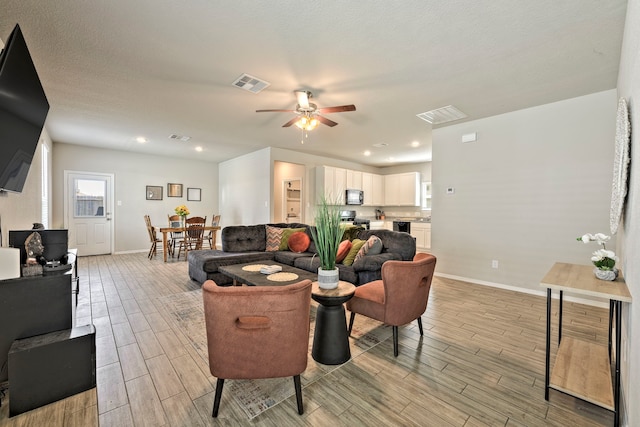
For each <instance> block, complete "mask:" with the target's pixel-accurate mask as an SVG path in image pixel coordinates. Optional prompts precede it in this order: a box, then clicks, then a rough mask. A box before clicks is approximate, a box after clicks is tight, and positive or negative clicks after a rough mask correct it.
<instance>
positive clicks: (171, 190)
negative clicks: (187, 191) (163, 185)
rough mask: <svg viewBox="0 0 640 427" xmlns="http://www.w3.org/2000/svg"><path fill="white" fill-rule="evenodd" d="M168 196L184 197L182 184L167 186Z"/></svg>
mask: <svg viewBox="0 0 640 427" xmlns="http://www.w3.org/2000/svg"><path fill="white" fill-rule="evenodd" d="M167 196H169V197H182V184H171V183H169V184H167Z"/></svg>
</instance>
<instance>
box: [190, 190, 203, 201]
mask: <svg viewBox="0 0 640 427" xmlns="http://www.w3.org/2000/svg"><path fill="white" fill-rule="evenodd" d="M187 200H190V201H194V202H199V201H200V200H202V189H200V188H187Z"/></svg>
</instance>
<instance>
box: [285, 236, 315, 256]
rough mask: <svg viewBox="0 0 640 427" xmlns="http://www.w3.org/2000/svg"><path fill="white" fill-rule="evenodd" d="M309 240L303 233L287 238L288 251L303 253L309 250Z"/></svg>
mask: <svg viewBox="0 0 640 427" xmlns="http://www.w3.org/2000/svg"><path fill="white" fill-rule="evenodd" d="M310 243H311V239H309V236H307V234H306V233H305V232H304V231H297V232H295V233H293V234H291V236H289V249H290V250H291V251H292V252H298V253H301V252H304V251H306V250H307V249H308V248H309V244H310Z"/></svg>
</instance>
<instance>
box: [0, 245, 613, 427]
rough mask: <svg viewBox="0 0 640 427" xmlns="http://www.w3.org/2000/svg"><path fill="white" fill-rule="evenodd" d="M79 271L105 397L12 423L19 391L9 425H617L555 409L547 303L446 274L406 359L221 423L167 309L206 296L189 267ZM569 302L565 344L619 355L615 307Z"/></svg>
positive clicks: (82, 263) (106, 263) (585, 406)
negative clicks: (190, 294) (182, 296)
mask: <svg viewBox="0 0 640 427" xmlns="http://www.w3.org/2000/svg"><path fill="white" fill-rule="evenodd" d="M79 275H80V287H81V292H80V298H79V305H78V308H77V311H76V324H77V325H82V324H87V323H89V322H93V324H94V325H95V326H96V330H97V337H96V344H97V382H98V386H97V389H94V390H91V391H88V392H85V393H81V394H78V395H76V396H73V397H70V398H68V399H65V400H62V401H59V402H56V403H53V404H50V405H47V406H45V407H42V408H39V409H36V410H33V411H30V412H28V413H25V414H22V415H19V416H16V417H13V418H8V404H7V403H8V402H10V398H11V396H10V393H9V394H8V395H7V397H5V399H3V405H2V407H1V408H0V426H44V425H46V426H96V425H101V426H106V427H109V426H114V427H115V426H117V427H122V426H162V425H166V426H206V425H224V426H238V425H257V426H273V427H276V426H278V427H280V426H361V425H362V426H374V425H375V426H383V425H384V426H514V427H515V426H549V425H551V426H568V425H577V426H610V425H613V415H612V413H611V412H609V411H607V410H604V409H602V408H599V407H597V406H594V405H591V404H589V403H585V402H582V401H580V400H577V399H575V398H572V397H570V396H566V395H564V394H562V393H559V392H556V391H554V390H552V391H551V395H550V401H549V402H546V401H545V400H544V354H545V314H546V300H545V298H543V297H537V296H532V295H527V294H523V293H518V292H512V291H506V290H500V289H495V288H490V287H485V286H480V285H474V284H469V283H464V282H459V281H454V280H448V279H441V278H435V279H434V284H433V287H432V290H431V296H430V300H429V304H428V308H427V312H426V313H425V314H424V315H423V324H424V328H425V335H424V336H423V337H420V334H419V332H418V328H417V324H416V322H414V323H412V324H410V325H407V326H406V327H403V328H400V355H399V356H398V357H397V358H394V357H393V349H392V343H391V338H389V339H388V340H387V341H385V342H383V343H382V344H380V345H378V346H377V347H375V348H374V349H372V350H371V351H369V352H367V353H365V354H363V355H362V356H359V357H357V358H356V359H353V360H352V361H350V362H348V363H347V364H346V365H345V366H344V367H342V368H341V369H339V370H336V371H334V372H333V373H331V374H329V375H327V376H325V377H323V378H322V379H321V380H319V381H317V382H315V383H313V384H310V385H309V386H308V387H306V388H304V390H303V396H304V404H305V413H304V415H302V416H299V415H298V414H297V411H296V404H295V398H290V399H288V400H287V401H285V402H283V403H281V404H280V405H277V406H276V407H274V408H271V409H269V410H267V411H266V412H264V413H263V414H261V415H259V416H258V417H256V418H254V419H253V420H251V421H249V420H247V417H246V415H245V414H244V413H243V412H242V410H241V409H240V408H239V407H238V406H237V405H236V404H235V401H234V400H233V399H231V397H230V396H229V390H225V393H223V399H222V404H221V409H220V415H219V418H218V419H217V420H214V419H212V418H211V406H212V403H213V392H214V386H215V379H214V378H212V377H211V375H210V374H209V371H208V366H207V365H206V363H203V362H202V361H201V359H200V358H199V357H198V356H197V354H196V353H195V351H194V350H193V349H192V348H191V346H190V345H189V341H188V340H187V339H186V338H185V336H184V333H183V331H181V330H180V328H179V327H177V325H175V324H173V323H172V321H171V319H170V318H168V316H166V315H163V310H162V307H158V306H157V304H158V303H157V302H156V301H155V299H154V298H155V297H157V296H160V295H167V294H172V293H178V292H185V291H190V290H194V289H197V288H198V287H199V285H198V284H197V283H195V282H192V281H191V280H189V279H188V276H187V264H186V263H185V262H184V261H170V262H168V263H166V264H165V263H163V262H162V257H161V256H158V257H156V259H154V260H152V261H149V260H147V258H146V254H143V253H141V254H127V255H114V256H96V257H83V258H80V260H79ZM564 305H565V307H564V319H563V321H564V328H563V334H566V335H567V336H575V337H580V338H586V339H589V340H593V341H597V342H600V343H602V344H604V345H606V340H607V321H608V317H607V316H608V313H607V311H606V310H604V309H601V308H595V307H590V306H585V305H580V304H575V303H568V302H566V301H565V304H564ZM556 308H557V304H554V319H556V322H557V317H556V315H557V313H556ZM356 322H358V317H356ZM554 331H555V332H556V333H557V327H556V325H554ZM556 336H557V335H556ZM553 347H555V346H553ZM554 357H555V351H554V352H553V353H552V361H553V358H554Z"/></svg>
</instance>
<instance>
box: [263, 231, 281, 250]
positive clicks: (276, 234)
mask: <svg viewBox="0 0 640 427" xmlns="http://www.w3.org/2000/svg"><path fill="white" fill-rule="evenodd" d="M265 227H266V229H267V251H270V252H273V251H277V250H279V249H280V242H281V241H282V232H283V231H284V229H283V228H279V227H271V226H270V225H266V226H265Z"/></svg>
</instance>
